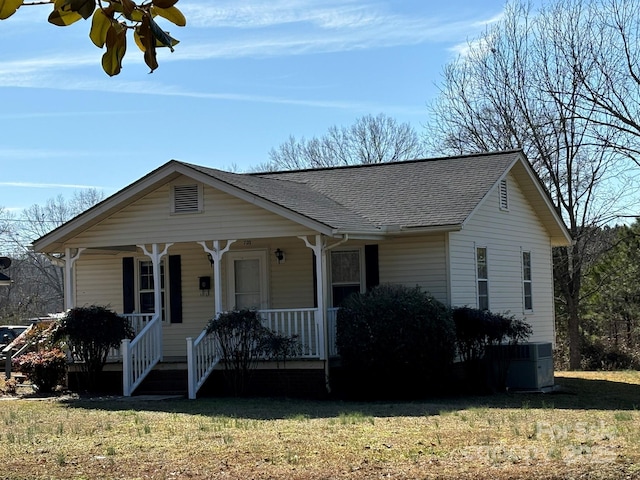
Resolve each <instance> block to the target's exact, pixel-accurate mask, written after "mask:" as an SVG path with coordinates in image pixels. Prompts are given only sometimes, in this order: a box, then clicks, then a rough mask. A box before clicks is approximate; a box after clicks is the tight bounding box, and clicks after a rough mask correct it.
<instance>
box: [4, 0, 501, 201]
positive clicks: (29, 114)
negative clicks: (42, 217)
mask: <svg viewBox="0 0 640 480" xmlns="http://www.w3.org/2000/svg"><path fill="white" fill-rule="evenodd" d="M176 6H177V7H178V8H180V10H181V11H182V12H183V13H184V14H185V16H186V17H187V26H186V27H183V28H179V27H176V26H174V25H171V24H168V23H163V24H162V26H163V27H164V29H165V30H169V31H170V33H171V35H172V36H173V37H175V38H177V39H179V40H180V42H181V43H180V44H179V45H177V46H176V49H175V52H173V53H170V52H169V51H166V49H162V51H159V55H158V61H159V64H160V68H159V69H158V70H156V71H155V72H154V73H153V74H149V73H148V70H149V69H148V68H147V67H146V65H144V63H143V60H142V55H141V53H140V52H139V50H138V49H137V47H136V45H135V44H134V42H133V41H132V39H131V38H129V42H128V49H127V55H126V56H125V59H124V62H123V70H122V73H121V74H120V75H118V76H116V77H113V78H110V77H108V76H107V75H106V74H105V73H104V72H103V71H102V68H101V66H100V59H101V55H102V53H103V52H102V51H101V50H100V49H98V48H96V47H95V46H94V45H93V44H92V43H91V41H90V40H89V38H88V32H89V27H90V23H89V21H87V22H84V21H80V22H78V23H76V24H74V25H71V26H69V27H64V28H60V27H56V26H53V25H50V24H48V23H47V22H46V18H47V16H48V14H49V12H50V10H51V6H31V7H27V6H24V7H22V8H20V9H19V10H18V12H17V13H16V14H15V15H14V16H12V17H11V18H9V19H8V20H5V21H2V22H0V39H2V48H1V49H0V105H1V108H0V126H1V132H2V141H1V142H0V206H2V207H4V208H5V209H7V210H9V211H15V212H18V211H19V210H21V209H23V208H26V207H29V206H30V205H32V204H34V203H41V204H42V203H44V202H45V201H46V200H47V199H49V198H52V197H55V196H57V195H58V194H62V195H64V196H65V197H67V198H70V197H71V196H72V195H73V192H74V190H75V189H78V188H84V187H96V188H99V189H101V190H102V191H104V193H105V195H110V194H112V193H114V192H116V191H117V190H119V189H121V188H123V187H125V186H126V185H128V184H130V183H131V182H133V181H135V180H137V179H138V178H140V177H141V176H143V175H145V174H146V173H148V172H149V171H151V170H153V169H154V168H156V167H158V166H160V165H162V164H164V163H165V162H166V161H168V160H170V159H178V160H183V161H186V162H192V163H198V164H202V165H207V166H210V167H214V168H221V169H231V168H234V169H237V170H247V169H250V168H251V166H253V165H256V164H258V163H261V162H264V161H266V160H268V152H269V150H270V149H271V148H273V147H277V146H278V145H280V144H281V143H282V142H284V141H285V140H286V139H287V138H288V137H289V136H290V135H294V136H295V137H297V138H301V137H307V138H309V137H312V136H320V135H323V134H324V133H325V132H326V131H327V129H328V128H329V127H330V126H332V125H345V126H347V125H351V124H352V123H353V122H354V121H355V120H356V119H357V118H358V117H361V116H363V115H366V114H372V115H377V114H378V113H385V114H387V115H389V116H391V117H394V118H396V119H397V120H398V121H401V122H409V123H411V124H412V125H413V126H414V127H415V129H416V130H417V131H418V132H421V131H422V126H423V125H424V123H425V122H426V120H427V108H426V105H427V104H428V103H429V102H430V101H431V100H432V99H433V98H434V96H435V95H436V94H437V90H436V88H435V84H436V83H437V82H438V81H439V79H440V75H441V71H442V68H443V66H444V65H445V64H446V63H447V62H449V61H451V60H452V59H453V58H455V56H456V55H458V54H459V53H460V51H461V49H463V48H464V46H465V45H466V42H467V40H469V39H472V38H474V37H475V36H477V35H479V34H480V33H482V32H483V31H484V29H485V28H486V27H487V25H488V24H490V23H492V22H494V21H495V20H496V19H498V18H499V16H500V15H501V12H502V10H503V6H504V4H503V1H493V0H482V1H478V2H469V1H468V0H449V1H447V2H428V1H424V0H353V1H351V0H317V1H316V0H246V1H243V0H235V1H232V0H215V1H214V0H180V1H179V2H178V4H177V5H176Z"/></svg>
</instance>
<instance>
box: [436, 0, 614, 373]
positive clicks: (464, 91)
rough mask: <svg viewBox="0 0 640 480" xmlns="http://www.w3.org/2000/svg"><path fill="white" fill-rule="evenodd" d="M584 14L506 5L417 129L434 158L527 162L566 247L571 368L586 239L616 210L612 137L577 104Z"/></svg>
mask: <svg viewBox="0 0 640 480" xmlns="http://www.w3.org/2000/svg"><path fill="white" fill-rule="evenodd" d="M589 13H590V11H589V10H588V9H585V8H584V7H583V5H582V3H581V2H580V1H570V0H566V1H564V0H560V1H559V2H557V3H556V4H553V5H549V6H547V7H543V8H541V10H539V11H538V12H537V13H534V12H533V11H532V8H531V6H530V5H528V4H524V3H511V4H509V5H507V8H506V11H505V15H504V18H503V19H502V20H501V21H500V22H498V23H497V24H496V25H494V26H493V27H491V28H490V29H489V30H488V31H487V32H486V33H485V34H484V35H483V36H482V37H481V38H480V39H479V40H478V41H476V42H473V43H470V44H469V50H468V53H467V55H466V56H463V57H460V58H458V59H457V60H456V61H454V62H453V63H451V64H449V65H448V66H446V67H445V70H444V76H443V81H442V83H441V87H440V96H439V98H438V99H437V101H436V102H435V103H434V104H433V105H432V106H431V114H432V120H431V122H430V124H429V125H428V128H427V131H428V138H429V143H430V145H431V147H432V149H435V150H438V151H441V152H445V153H464V152H475V151H478V150H480V151H488V150H501V149H512V148H519V149H522V150H523V151H524V152H525V154H526V155H527V156H528V158H529V160H530V161H531V162H532V164H533V167H534V168H535V170H536V171H537V173H538V175H539V176H540V178H541V181H542V182H543V184H544V186H545V187H546V188H547V190H548V191H549V193H550V195H551V197H552V199H553V201H554V204H555V207H556V209H557V211H558V212H559V214H560V215H561V216H562V217H563V218H564V220H565V222H566V223H567V226H568V227H569V230H570V232H571V234H572V236H573V238H574V240H575V243H574V245H572V246H571V247H568V248H558V249H555V251H554V277H555V282H556V286H557V289H558V292H559V306H560V308H559V309H558V313H559V317H560V318H561V319H562V320H563V321H561V322H560V324H559V327H560V330H564V331H565V332H566V334H567V338H568V341H569V346H570V366H571V367H572V368H579V366H580V360H581V355H580V313H581V309H580V307H581V301H582V295H581V282H582V277H583V269H584V267H585V265H586V264H587V263H588V262H589V261H590V259H591V256H592V254H594V253H595V252H594V251H593V248H591V247H592V245H591V244H592V238H593V232H594V231H596V230H597V227H598V226H600V225H602V224H604V223H606V222H609V221H611V220H612V219H613V218H615V217H616V215H617V214H619V213H620V212H619V210H618V208H622V207H621V206H624V205H625V202H624V198H623V196H624V189H622V188H620V186H621V185H622V184H623V183H624V181H625V170H624V162H620V161H619V160H620V155H619V154H618V151H617V150H616V149H613V148H611V147H610V145H611V143H612V142H613V141H616V140H619V137H620V135H621V133H620V131H619V129H617V128H616V126H615V125H612V124H610V123H607V122H603V121H602V115H601V112H600V111H599V110H598V109H597V108H595V107H594V106H593V105H591V106H590V105H589V104H588V102H585V97H586V96H587V94H588V89H587V87H585V85H584V83H583V81H582V80H583V78H584V77H585V76H589V75H591V74H592V73H593V72H595V69H596V65H595V64H594V62H593V61H592V51H593V49H592V41H593V38H592V37H591V35H592V30H591V24H590V22H592V20H593V19H592V16H591V15H590V14H589ZM578 109H580V110H581V112H582V114H581V115H576V114H575V112H576V111H577V110H578Z"/></svg>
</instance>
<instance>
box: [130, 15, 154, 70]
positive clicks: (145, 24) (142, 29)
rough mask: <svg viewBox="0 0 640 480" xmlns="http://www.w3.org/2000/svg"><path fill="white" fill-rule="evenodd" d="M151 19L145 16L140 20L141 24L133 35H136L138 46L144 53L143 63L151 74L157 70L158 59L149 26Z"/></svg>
mask: <svg viewBox="0 0 640 480" xmlns="http://www.w3.org/2000/svg"><path fill="white" fill-rule="evenodd" d="M152 23H153V19H152V18H151V16H150V15H146V16H145V17H144V18H143V19H142V23H141V24H140V26H139V27H138V28H136V31H135V33H137V34H138V39H139V41H140V44H138V46H139V47H140V49H141V50H142V51H143V52H144V63H146V64H147V66H148V67H149V68H150V69H151V72H149V73H153V71H154V70H155V69H156V68H158V59H157V56H156V41H157V40H156V37H155V36H154V34H153V31H152V27H151V24H152ZM134 36H135V35H134Z"/></svg>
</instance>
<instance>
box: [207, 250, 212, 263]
mask: <svg viewBox="0 0 640 480" xmlns="http://www.w3.org/2000/svg"><path fill="white" fill-rule="evenodd" d="M207 258H208V259H209V263H210V264H211V265H213V257H212V256H211V254H210V253H207Z"/></svg>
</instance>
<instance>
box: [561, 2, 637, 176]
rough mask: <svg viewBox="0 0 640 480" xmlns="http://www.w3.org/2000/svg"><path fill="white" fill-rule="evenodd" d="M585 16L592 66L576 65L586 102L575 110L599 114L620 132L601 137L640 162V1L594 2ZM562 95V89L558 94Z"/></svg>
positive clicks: (588, 59)
mask: <svg viewBox="0 0 640 480" xmlns="http://www.w3.org/2000/svg"><path fill="white" fill-rule="evenodd" d="M585 16H588V19H589V25H588V26H589V28H590V33H591V36H592V38H591V41H590V43H589V44H588V45H587V52H586V60H587V61H586V62H585V65H586V67H587V68H584V66H583V65H577V66H576V67H577V68H578V75H577V79H578V80H579V81H580V82H581V83H582V86H583V87H584V88H583V91H582V98H581V100H583V101H582V102H580V103H578V104H577V105H575V109H574V113H575V114H576V115H577V116H580V117H586V116H588V115H589V112H590V111H595V112H597V114H598V120H599V121H600V122H602V123H603V124H606V125H611V126H614V127H615V128H616V129H617V130H618V132H619V135H617V136H616V137H614V138H612V139H610V138H602V139H600V138H599V137H596V138H597V139H599V140H601V141H602V142H605V143H607V144H608V145H609V146H611V147H613V148H616V149H617V150H618V151H619V152H621V153H623V154H625V155H627V156H628V157H630V158H631V159H632V160H633V161H634V162H635V163H636V164H638V165H640V158H639V157H638V155H640V63H638V59H639V58H640V3H639V2H637V1H628V0H604V1H603V2H592V3H589V4H588V6H587V7H586V13H585ZM563 40H564V41H566V38H562V39H560V41H563ZM563 93H564V90H563V89H559V91H558V94H560V95H562V94H563ZM596 133H597V132H596Z"/></svg>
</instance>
